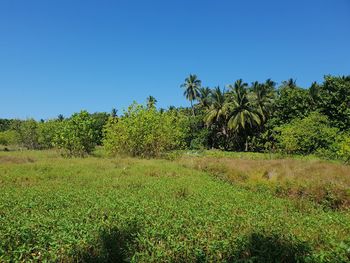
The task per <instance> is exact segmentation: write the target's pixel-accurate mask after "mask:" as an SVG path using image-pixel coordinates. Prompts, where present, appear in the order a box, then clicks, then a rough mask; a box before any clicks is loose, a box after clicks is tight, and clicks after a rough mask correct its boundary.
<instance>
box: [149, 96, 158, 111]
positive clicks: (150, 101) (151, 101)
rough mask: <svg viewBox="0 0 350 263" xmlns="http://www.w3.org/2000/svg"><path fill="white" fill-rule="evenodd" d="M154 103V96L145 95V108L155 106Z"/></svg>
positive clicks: (155, 101)
mask: <svg viewBox="0 0 350 263" xmlns="http://www.w3.org/2000/svg"><path fill="white" fill-rule="evenodd" d="M156 103H157V100H156V98H155V97H153V96H151V95H150V96H148V97H147V108H148V109H152V108H155V107H156Z"/></svg>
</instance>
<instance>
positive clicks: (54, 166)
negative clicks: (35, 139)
mask: <svg viewBox="0 0 350 263" xmlns="http://www.w3.org/2000/svg"><path fill="white" fill-rule="evenodd" d="M0 162H1V166H0V174H1V175H2V176H1V183H0V187H1V193H2V194H1V195H0V207H1V209H0V211H1V213H0V236H1V237H2V238H1V239H0V261H26V262H27V261H60V262H76V261H89V262H96V261H99V262H101V261H104V262H106V261H109V262H116V261H117V262H118V261H119V262H120V261H132V262H164V261H168V262H194V261H197V262H208V261H214V262H236V261H249V262H347V261H348V260H349V257H350V254H349V247H350V239H349V237H350V223H349V222H350V215H349V213H348V212H338V211H332V210H330V211H327V210H326V211H325V210H323V209H321V208H318V207H314V206H313V205H311V203H308V202H307V201H305V202H301V201H300V202H294V201H292V200H288V199H284V198H278V197H274V196H272V195H271V194H270V193H268V192H266V191H251V190H249V189H246V188H244V187H243V188H242V187H241V186H240V185H236V184H233V185H230V184H227V183H226V182H224V181H220V180H217V179H215V178H214V177H212V176H210V175H208V174H207V173H205V172H202V171H195V170H193V169H190V168H186V167H183V166H182V165H180V164H179V163H178V162H177V161H175V162H171V161H166V160H141V159H130V158H117V159H114V158H113V159H108V158H96V157H88V158H84V159H73V160H67V159H65V158H62V157H60V156H59V155H57V154H56V153H55V152H51V151H50V152H47V151H36V152H30V151H24V152H21V153H20V152H10V153H0ZM311 164H312V163H309V165H311ZM249 165H250V164H249ZM292 165H293V166H294V165H296V166H299V165H300V163H294V164H292ZM257 166H258V164H257ZM257 166H256V167H257ZM72 189H74V190H72Z"/></svg>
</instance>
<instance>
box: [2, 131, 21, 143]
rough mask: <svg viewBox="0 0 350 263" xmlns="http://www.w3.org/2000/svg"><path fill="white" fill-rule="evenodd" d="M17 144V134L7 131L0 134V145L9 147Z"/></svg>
mask: <svg viewBox="0 0 350 263" xmlns="http://www.w3.org/2000/svg"><path fill="white" fill-rule="evenodd" d="M17 143H18V134H17V133H16V132H15V131H12V130H7V131H2V132H0V145H4V146H9V145H15V144H17Z"/></svg>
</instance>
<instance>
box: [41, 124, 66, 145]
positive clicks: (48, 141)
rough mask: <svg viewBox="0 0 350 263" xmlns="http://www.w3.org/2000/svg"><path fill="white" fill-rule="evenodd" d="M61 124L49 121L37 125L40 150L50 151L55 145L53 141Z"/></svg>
mask: <svg viewBox="0 0 350 263" xmlns="http://www.w3.org/2000/svg"><path fill="white" fill-rule="evenodd" d="M61 124H62V122H60V121H58V120H49V121H46V122H42V123H39V124H38V133H39V138H38V142H39V145H40V148H42V149H50V148H52V147H54V145H55V139H56V137H57V136H58V134H57V133H58V131H59V129H60V125H61Z"/></svg>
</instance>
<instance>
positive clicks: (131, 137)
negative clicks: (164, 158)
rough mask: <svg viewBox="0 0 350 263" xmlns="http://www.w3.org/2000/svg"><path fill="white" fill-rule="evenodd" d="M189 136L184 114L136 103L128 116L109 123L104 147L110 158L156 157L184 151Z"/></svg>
mask: <svg viewBox="0 0 350 263" xmlns="http://www.w3.org/2000/svg"><path fill="white" fill-rule="evenodd" d="M186 132H187V128H186V118H185V117H184V116H182V115H181V114H178V113H176V112H172V111H168V112H164V113H161V112H160V111H157V110H156V109H155V108H154V107H151V108H146V107H144V106H142V105H138V104H136V103H134V104H132V105H131V106H130V107H129V108H128V110H127V111H126V112H125V113H124V116H122V117H120V118H118V119H116V118H110V119H109V121H108V123H107V125H106V127H105V138H104V141H103V145H104V147H105V149H106V151H107V152H108V153H110V154H116V153H122V154H129V155H132V156H141V157H155V156H159V155H160V154H161V153H162V152H164V151H168V150H173V149H177V148H181V147H183V146H184V139H185V137H186Z"/></svg>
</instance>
